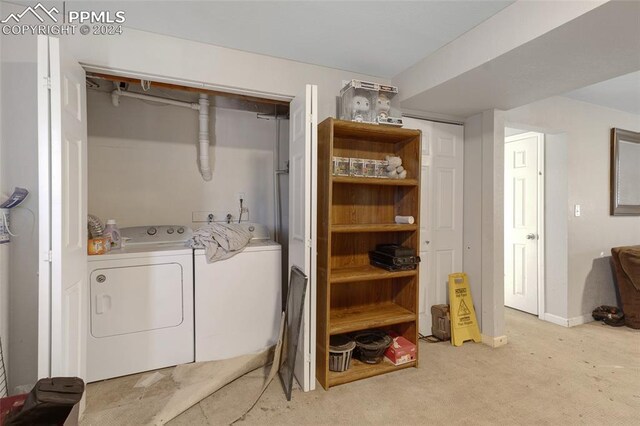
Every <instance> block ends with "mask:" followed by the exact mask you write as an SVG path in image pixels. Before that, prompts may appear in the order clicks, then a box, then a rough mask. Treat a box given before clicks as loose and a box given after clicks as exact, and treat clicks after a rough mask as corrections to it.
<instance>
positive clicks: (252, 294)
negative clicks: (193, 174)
mask: <svg viewBox="0 0 640 426" xmlns="http://www.w3.org/2000/svg"><path fill="white" fill-rule="evenodd" d="M247 226H249V227H250V228H249V229H250V230H252V234H253V239H252V240H251V242H250V243H249V245H248V246H247V247H245V249H244V250H243V251H242V252H241V253H239V254H236V255H235V256H233V257H231V258H229V259H226V260H221V261H217V262H214V263H207V260H206V257H205V252H204V249H196V250H194V265H195V266H194V267H195V318H196V320H195V323H196V361H197V362H200V361H213V360H219V359H226V358H232V357H235V356H240V355H245V354H249V353H253V352H257V351H260V350H262V349H264V348H266V347H269V346H271V345H275V344H276V343H277V341H278V331H279V327H280V316H281V313H282V296H281V295H282V280H281V267H282V265H281V263H280V262H281V246H280V244H278V243H276V242H275V241H272V240H271V239H270V236H269V231H268V230H267V228H266V227H265V226H264V225H259V224H247Z"/></svg>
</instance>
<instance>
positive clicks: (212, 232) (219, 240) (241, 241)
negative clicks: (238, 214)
mask: <svg viewBox="0 0 640 426" xmlns="http://www.w3.org/2000/svg"><path fill="white" fill-rule="evenodd" d="M251 237H252V234H251V231H249V229H248V227H247V225H245V224H240V223H210V224H208V225H206V226H203V227H202V228H199V229H197V230H196V231H194V232H193V237H192V238H191V240H189V242H188V244H189V247H192V248H204V249H205V251H206V258H207V263H213V262H216V261H218V260H224V259H228V258H230V257H232V256H234V255H236V254H238V253H240V252H242V250H244V248H245V247H246V246H247V244H249V241H251Z"/></svg>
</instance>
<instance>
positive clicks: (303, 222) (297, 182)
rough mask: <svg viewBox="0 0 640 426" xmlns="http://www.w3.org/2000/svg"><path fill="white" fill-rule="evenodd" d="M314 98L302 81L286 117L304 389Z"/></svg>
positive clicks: (309, 332) (312, 257)
mask: <svg viewBox="0 0 640 426" xmlns="http://www.w3.org/2000/svg"><path fill="white" fill-rule="evenodd" d="M317 98H318V88H317V86H314V85H310V84H308V85H306V87H305V88H304V90H301V92H300V93H299V94H298V96H296V97H295V98H294V99H293V100H292V101H291V106H290V119H289V126H290V129H289V159H290V160H289V166H290V171H289V191H290V196H289V197H290V198H289V221H290V227H289V270H291V267H293V266H297V267H298V268H299V269H300V270H301V271H303V272H304V274H305V275H306V276H307V277H308V284H307V285H308V288H307V296H306V298H305V303H304V311H303V314H302V327H301V330H300V339H299V340H298V351H297V354H296V360H295V368H294V371H295V377H296V379H297V380H298V383H299V384H300V387H301V388H302V389H303V390H304V391H305V392H306V391H310V390H313V389H315V384H316V373H315V371H316V365H315V364H316V362H315V357H316V313H315V306H316V276H315V270H316V217H317V212H316V209H317V204H316V200H317V190H316V188H317V155H318V125H317V123H318V122H317V119H318V118H317V114H318V113H317Z"/></svg>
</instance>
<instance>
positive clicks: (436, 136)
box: [404, 118, 464, 335]
mask: <svg viewBox="0 0 640 426" xmlns="http://www.w3.org/2000/svg"><path fill="white" fill-rule="evenodd" d="M404 122H405V127H406V128H413V129H419V130H421V131H422V173H421V205H420V216H421V217H420V224H421V230H420V236H421V241H420V257H421V259H422V265H421V267H420V308H419V312H420V333H421V334H425V335H429V334H431V306H432V305H436V304H442V303H448V292H447V283H448V276H449V274H451V273H453V272H462V213H463V212H462V195H463V194H462V184H463V181H462V172H463V160H464V155H463V148H464V147H463V137H464V128H463V127H462V126H458V125H453V124H445V123H436V122H432V121H427V120H417V119H412V118H405V119H404Z"/></svg>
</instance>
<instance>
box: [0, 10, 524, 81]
mask: <svg viewBox="0 0 640 426" xmlns="http://www.w3.org/2000/svg"><path fill="white" fill-rule="evenodd" d="M9 1H11V0H9ZM11 2H15V3H23V2H21V1H11ZM27 3H31V2H27ZM51 3H56V2H51ZM58 3H59V2H58ZM511 3H513V0H510V1H488V0H471V1H394V0H387V1H349V2H335V1H296V2H290V1H289V2H287V1H233V2H232V1H207V2H205V1H153V2H151V1H135V2H134V1H91V2H89V1H67V2H66V9H67V10H72V9H75V10H111V11H116V10H124V11H125V13H126V23H125V26H126V27H129V28H135V29H139V30H144V31H149V32H153V33H158V34H165V35H170V36H174V37H179V38H183V39H188V40H194V41H199V42H204V43H209V44H214V45H218V46H224V47H228V48H233V49H239V50H244V51H248V52H253V53H260V54H264V55H270V56H275V57H280V58H286V59H291V60H295V61H300V62H305V63H310V64H316V65H323V66H328V67H332V68H337V69H343V70H348V71H354V72H358V73H363V74H368V75H372V76H378V77H386V78H390V77H392V76H394V75H396V74H398V73H399V72H400V71H402V70H404V69H406V68H408V67H409V66H411V65H413V64H414V63H416V62H418V61H419V60H420V59H422V58H424V57H425V56H428V55H429V54H431V53H433V52H434V51H435V50H437V49H438V48H440V47H442V46H444V45H445V44H447V43H449V42H450V41H452V40H454V39H455V38H457V37H458V36H460V35H462V34H463V33H465V32H466V31H468V30H470V29H471V28H473V27H475V26H476V25H478V24H479V23H481V22H483V21H484V20H486V19H487V18H489V17H490V16H492V15H494V14H495V13H497V12H498V11H500V10H502V9H503V8H505V7H506V6H508V5H509V4H511Z"/></svg>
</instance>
